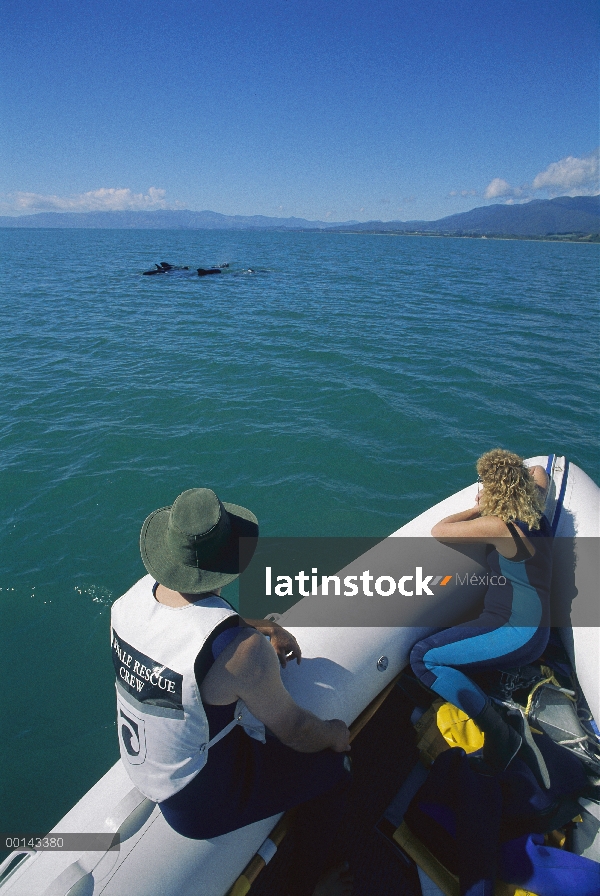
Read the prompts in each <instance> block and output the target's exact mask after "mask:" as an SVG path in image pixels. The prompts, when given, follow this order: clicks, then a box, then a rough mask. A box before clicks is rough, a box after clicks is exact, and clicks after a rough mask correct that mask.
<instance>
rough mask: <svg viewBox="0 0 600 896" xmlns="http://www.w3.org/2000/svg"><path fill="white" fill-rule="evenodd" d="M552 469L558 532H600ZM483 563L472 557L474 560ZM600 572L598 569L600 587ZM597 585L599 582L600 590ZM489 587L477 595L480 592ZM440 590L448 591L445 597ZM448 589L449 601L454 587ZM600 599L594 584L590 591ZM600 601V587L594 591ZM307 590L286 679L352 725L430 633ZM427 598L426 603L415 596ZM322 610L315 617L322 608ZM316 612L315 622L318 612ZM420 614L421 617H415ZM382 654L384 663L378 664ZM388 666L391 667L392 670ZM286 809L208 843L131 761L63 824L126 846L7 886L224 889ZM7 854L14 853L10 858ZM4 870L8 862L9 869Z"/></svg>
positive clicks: (28, 894)
mask: <svg viewBox="0 0 600 896" xmlns="http://www.w3.org/2000/svg"><path fill="white" fill-rule="evenodd" d="M530 462H531V463H538V464H541V465H543V466H545V467H547V468H548V469H549V471H550V473H551V478H552V482H551V488H550V492H549V497H548V502H547V508H548V509H547V512H548V514H549V515H550V517H552V520H553V522H554V526H555V530H556V534H557V535H558V536H561V535H569V536H572V535H577V536H586V537H595V538H597V537H598V535H599V521H600V489H599V488H598V486H596V484H595V483H594V482H593V481H592V480H591V479H590V478H589V477H588V476H587V475H586V474H585V473H584V472H583V471H582V470H580V469H579V468H578V467H576V466H575V465H573V464H568V462H567V461H566V460H565V459H564V458H557V457H555V456H554V455H551V456H550V457H546V456H544V457H536V458H532V459H531V460H530ZM476 492H477V485H476V484H473V485H470V486H468V487H467V488H465V489H463V490H462V491H459V492H457V493H456V494H454V495H452V496H451V497H449V498H447V499H446V500H444V501H442V502H441V503H439V504H437V505H435V506H434V507H431V508H430V509H429V510H427V511H426V512H425V513H423V514H421V515H420V516H418V517H416V518H415V519H414V520H412V521H411V522H409V523H407V524H406V525H405V526H403V527H402V528H400V529H398V530H397V531H396V532H394V533H392V535H391V536H390V538H403V537H414V536H419V537H421V536H429V534H430V530H431V527H432V525H433V524H434V523H435V522H437V520H439V519H441V518H442V517H443V516H446V515H449V514H451V513H455V512H457V511H458V510H462V509H464V508H465V507H468V506H471V505H472V504H473V503H474V498H475V494H476ZM479 568H480V563H478V562H477V561H475V560H474V561H473V569H474V570H475V569H479ZM580 574H581V571H580V570H579V569H578V567H577V564H574V568H573V563H571V568H569V569H565V570H561V571H559V573H558V575H559V577H560V578H561V582H562V586H564V588H565V589H567V591H568V593H569V595H570V598H571V599H572V600H574V601H576V600H578V599H580V598H581V599H582V598H584V597H585V594H584V593H583V592H585V589H586V588H589V582H588V581H587V580H586V582H585V583H584V586H583V587H582V588H580V587H579V586H580V585H581V581H580ZM597 582H598V578H596V579H595V583H596V585H595V587H597ZM596 594H597V592H596ZM480 597H481V593H480V592H477V590H476V589H475V591H473V592H472V593H471V592H469V594H468V598H467V600H468V601H471V600H472V601H473V602H475V601H476V600H477V599H479V598H480ZM440 599H441V598H440ZM443 599H444V600H447V592H444V595H443ZM588 599H589V594H588ZM594 599H595V600H597V597H595V598H594ZM305 601H310V598H305V599H303V600H302V601H300V602H299V603H298V604H296V605H295V606H294V607H292V608H291V609H290V610H289V611H288V612H287V613H286V614H284V616H283V618H282V622H283V624H284V625H285V626H286V627H287V628H289V629H290V630H291V631H292V632H293V633H294V634H295V635H296V637H297V638H298V641H299V642H300V644H301V646H302V651H303V662H302V664H301V665H300V666H297V665H295V664H292V665H288V667H287V668H286V669H285V670H283V672H282V676H283V680H284V683H285V685H286V687H287V689H288V690H289V691H290V693H291V694H292V695H293V697H294V698H295V699H296V700H297V701H298V703H300V704H301V705H303V706H305V707H307V708H309V709H311V710H312V711H313V712H315V713H317V714H318V715H320V716H321V717H323V718H332V717H338V718H342V719H344V720H345V721H346V722H347V723H348V724H349V723H351V722H352V721H353V720H354V719H355V718H356V717H357V716H358V715H359V713H360V712H361V711H362V710H363V709H364V708H365V707H366V706H367V705H368V704H369V703H370V702H371V700H373V699H374V698H375V697H376V696H377V694H379V693H380V692H381V691H382V690H383V688H384V687H385V686H386V685H387V684H388V683H390V682H391V681H392V679H393V678H394V677H395V676H396V675H397V674H398V673H399V672H400V671H401V670H402V669H403V668H404V667H405V666H406V665H407V663H408V657H409V653H410V649H411V647H412V646H413V644H414V643H415V642H416V641H417V640H418V639H419V638H421V637H423V636H425V635H426V634H428V633H429V632H430V631H431V628H430V627H427V626H425V625H423V624H422V620H421V619H420V618H419V616H418V612H417V610H415V620H414V624H409V625H407V624H406V621H407V620H406V615H404V616H403V621H404V625H403V627H401V628H393V627H388V628H380V627H373V628H365V627H360V628H359V627H333V626H323V627H315V626H314V624H313V625H311V626H302V625H301V624H298V623H299V622H300V621H301V620H302V617H303V611H304V609H305ZM417 603H418V602H415V606H416V605H417ZM311 618H312V617H311ZM313 621H314V620H313ZM408 622H411V620H408ZM563 640H564V641H565V644H566V647H567V649H568V650H569V652H570V655H571V659H572V661H573V665H574V667H575V669H576V671H577V674H578V677H579V681H580V684H581V687H582V690H583V692H584V694H585V696H586V698H587V701H588V703H589V705H590V708H591V710H592V712H593V713H594V716H595V718H596V720H598V719H600V693H599V689H600V685H599V682H600V628H598V627H597V626H596V627H591V626H587V627H579V628H573V629H571V628H567V629H565V630H564V632H563ZM382 657H386V658H387V666H385V663H381V662H379V661H380V659H381V658H382ZM384 666H385V668H384ZM279 817H280V816H274V817H272V818H270V819H265V820H263V821H261V822H258V823H256V824H253V825H249V826H247V827H245V828H242V829H240V830H237V831H234V832H232V833H231V834H227V835H225V836H223V837H218V838H215V839H214V840H208V841H196V840H188V839H186V838H184V837H181V836H179V835H178V834H176V833H175V832H174V831H173V830H172V829H171V828H169V826H168V825H167V824H166V823H165V821H164V820H163V817H162V815H161V813H160V811H159V810H158V808H157V807H156V806H155V805H154V804H153V803H151V802H150V801H149V800H147V799H145V798H144V797H143V796H142V795H141V794H140V793H139V791H137V790H136V788H134V787H133V786H132V784H131V782H130V780H129V778H128V776H127V773H126V771H125V769H124V767H123V766H122V764H121V763H120V762H118V763H117V764H116V765H114V766H113V768H111V769H110V771H108V772H107V774H106V775H104V777H103V778H101V779H100V781H98V782H97V784H96V785H95V786H94V787H93V788H92V789H91V790H90V791H88V793H87V794H86V795H85V796H84V797H83V798H82V799H81V800H80V801H79V802H78V803H77V804H76V805H75V806H74V807H73V809H71V811H70V812H69V813H68V814H67V815H66V816H65V817H64V818H63V819H62V820H61V821H60V822H59V823H58V824H57V825H56V827H55V828H54V829H53V831H52V833H53V834H59V833H61V832H63V833H64V832H102V831H111V832H113V831H117V830H118V831H119V832H120V835H121V848H120V851H119V852H114V851H113V852H105V853H104V852H102V853H100V852H98V853H90V852H88V853H72V852H70V853H66V852H54V853H53V852H39V853H36V854H33V855H28V856H27V857H26V858H25V859H23V860H22V861H21V862H20V863H19V864H17V865H16V867H13V868H12V869H11V870H10V871H9V873H8V874H6V871H5V872H4V878H3V879H2V878H0V894H2V896H4V894H10V896H38V894H39V896H99V894H103V896H123V894H125V893H126V894H127V896H197V894H198V893H199V892H201V893H202V894H203V896H223V894H225V893H226V892H227V890H228V889H229V887H230V886H231V885H232V884H233V883H234V881H235V880H236V879H237V878H238V876H239V874H240V873H241V872H242V870H243V869H244V867H245V866H246V864H247V863H248V861H249V860H250V859H251V858H252V856H253V855H254V854H255V853H256V852H257V851H258V850H259V848H260V847H261V844H263V842H264V841H265V840H266V838H267V837H268V835H269V833H270V831H271V830H272V828H273V826H274V824H275V823H276V821H277V820H278V818H279ZM3 864H6V863H3ZM1 873H3V872H2V871H1V870H0V874H1Z"/></svg>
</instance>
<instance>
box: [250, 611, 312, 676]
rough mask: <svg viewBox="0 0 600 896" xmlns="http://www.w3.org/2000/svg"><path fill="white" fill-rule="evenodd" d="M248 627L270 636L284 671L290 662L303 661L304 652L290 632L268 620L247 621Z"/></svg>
mask: <svg viewBox="0 0 600 896" xmlns="http://www.w3.org/2000/svg"><path fill="white" fill-rule="evenodd" d="M244 622H246V623H247V624H248V625H251V626H252V628H255V629H256V630H257V631H259V632H260V633H261V634H262V635H268V637H269V638H270V640H271V647H272V648H273V650H274V651H275V653H276V654H277V656H278V657H279V662H280V664H281V666H282V668H283V669H285V667H286V665H287V664H288V662H289V661H290V660H296V662H297V663H300V660H301V659H302V651H301V650H300V645H299V644H298V642H297V641H296V639H295V638H294V636H293V635H292V634H290V632H287V631H286V630H285V629H284V628H282V627H281V626H280V625H278V624H277V622H270V621H269V620H268V619H245V620H244Z"/></svg>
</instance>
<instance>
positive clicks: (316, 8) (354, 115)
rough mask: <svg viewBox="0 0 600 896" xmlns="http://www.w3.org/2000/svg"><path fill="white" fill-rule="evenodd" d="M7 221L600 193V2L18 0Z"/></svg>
mask: <svg viewBox="0 0 600 896" xmlns="http://www.w3.org/2000/svg"><path fill="white" fill-rule="evenodd" d="M1 31H2V33H1V35H0V58H1V60H2V61H1V62H0V66H1V83H2V97H1V104H2V108H1V110H0V111H1V115H2V129H1V130H2V133H1V136H0V163H1V164H0V172H1V173H0V213H2V214H25V213H32V212H36V211H45V210H57V211H88V210H94V209H119V208H124V209H136V208H138V209H152V208H176V207H180V208H192V209H197V210H201V209H211V210H213V211H218V212H222V213H224V214H245V215H247V214H264V215H273V216H283V217H288V216H292V215H295V216H298V217H305V218H309V219H320V220H329V221H345V220H350V219H354V220H361V221H364V220H371V219H381V220H397V219H399V220H410V219H434V218H439V217H442V216H443V215H447V214H452V213H454V212H460V211H466V210H468V209H470V208H473V207H475V206H478V205H486V204H489V203H490V202H522V201H527V200H529V199H531V198H548V197H551V196H556V195H567V194H570V195H580V194H591V193H597V192H598V161H597V159H598V156H597V143H598V87H597V84H598V48H599V47H598V44H599V41H598V5H597V3H596V0H594V2H591V0H544V2H539V0H526V2H523V0H518V2H513V0H496V2H494V3H482V2H481V0H452V2H447V0H427V2H425V0H408V2H405V0H296V2H292V0H251V2H250V0H227V2H225V0H204V2H200V0H84V2H81V0H25V2H23V0H4V3H3V15H2V29H1Z"/></svg>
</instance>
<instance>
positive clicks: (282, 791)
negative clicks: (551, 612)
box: [111, 488, 350, 894]
mask: <svg viewBox="0 0 600 896" xmlns="http://www.w3.org/2000/svg"><path fill="white" fill-rule="evenodd" d="M240 538H245V539H248V540H249V541H247V542H246V543H245V544H250V545H252V541H251V540H252V539H253V540H254V545H252V548H251V550H250V551H248V552H245V553H247V555H248V557H247V561H246V563H247V562H249V560H250V557H251V555H252V553H253V550H254V547H255V545H256V540H257V538H258V522H257V519H256V517H255V516H254V514H253V513H252V512H251V511H250V510H247V509H246V508H244V507H239V506H238V505H235V504H228V503H225V502H221V501H220V500H219V498H218V497H217V496H216V495H215V493H214V492H213V491H211V490H210V489H207V488H194V489H189V490H188V491H185V492H183V494H181V495H179V497H178V498H177V499H176V501H175V502H174V503H173V505H172V506H171V507H162V508H160V509H159V510H156V511H154V513H151V514H150V516H149V517H148V518H147V519H146V521H145V522H144V525H143V527H142V532H141V537H140V549H141V554H142V560H143V562H144V565H145V567H146V569H147V570H148V573H149V575H147V576H145V577H144V578H143V579H141V580H140V581H139V582H137V583H136V584H135V585H134V586H133V587H132V588H131V589H130V590H129V591H128V592H127V593H126V594H124V595H123V597H121V598H119V599H118V600H117V601H116V602H115V603H114V605H113V608H112V613H111V626H112V633H111V641H112V655H113V663H114V667H115V673H116V689H117V717H118V726H117V727H118V733H119V745H120V750H121V758H122V760H123V763H124V765H125V768H126V769H127V771H128V773H129V775H130V777H131V779H132V781H133V782H134V784H135V785H136V787H138V789H139V790H140V791H141V792H142V793H144V794H145V795H146V796H147V797H149V798H150V799H152V800H155V801H156V802H157V803H159V805H160V808H161V811H162V813H163V815H164V817H165V819H166V821H167V822H168V823H169V825H171V827H173V828H174V829H175V830H176V831H178V832H179V833H180V834H182V835H183V836H185V837H192V838H195V839H208V838H212V837H217V836H220V835H221V834H225V833H227V832H228V831H232V830H235V829H237V828H240V827H243V826H245V825H247V824H251V823H252V822H255V821H258V820H259V819H262V818H268V817H270V816H272V815H275V814H277V813H279V812H282V811H285V810H287V809H289V808H291V807H293V806H297V805H299V804H304V805H303V806H302V810H301V812H300V813H299V825H298V846H299V849H300V850H301V851H302V852H303V853H304V859H303V861H302V862H301V863H300V862H299V863H298V869H297V871H296V872H295V874H294V880H295V883H296V892H297V893H298V894H301V893H302V894H308V893H311V892H312V889H313V887H314V885H315V883H316V881H317V878H318V877H319V874H320V872H321V871H322V870H323V867H324V863H325V861H326V858H327V851H328V847H329V845H330V843H331V840H332V838H333V834H334V833H335V828H336V827H337V821H339V819H340V818H341V814H342V812H343V808H344V805H345V800H346V795H347V790H348V786H349V778H350V775H349V769H348V759H347V757H346V756H345V755H344V753H345V752H346V751H347V750H349V749H350V747H349V731H348V728H347V726H346V724H345V723H344V722H343V721H341V720H340V719H330V720H326V721H324V720H322V719H319V718H318V717H317V716H315V715H313V714H312V713H311V712H308V711H307V710H305V709H302V708H301V707H300V706H298V704H297V703H295V702H294V700H293V699H292V698H291V696H290V695H289V694H288V692H287V691H286V690H285V688H284V686H283V683H282V681H281V676H280V671H279V667H280V663H281V665H283V666H285V664H286V661H287V660H289V659H294V658H295V659H296V661H297V662H300V658H301V653H300V648H299V647H298V644H297V642H296V640H295V638H294V637H293V636H292V635H290V634H289V633H288V632H286V631H285V630H284V629H283V628H281V626H278V625H277V624H276V623H272V622H267V621H266V620H261V621H258V620H247V621H246V620H242V619H241V618H240V617H239V616H238V614H237V613H236V612H235V610H233V609H232V607H231V606H230V605H229V604H228V603H227V602H226V601H225V600H224V599H223V598H222V597H221V588H222V587H224V586H225V585H227V584H229V583H230V582H232V581H233V580H234V579H236V578H237V577H238V576H239V574H240V572H242V571H243V570H242V569H241V568H240V551H239V545H240ZM264 635H267V636H268V637H269V638H270V643H269V640H267V638H265V637H264ZM266 729H268V730H266ZM303 847H304V848H303ZM307 848H308V856H307V853H306V849H307Z"/></svg>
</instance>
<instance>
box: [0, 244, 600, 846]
mask: <svg viewBox="0 0 600 896" xmlns="http://www.w3.org/2000/svg"><path fill="white" fill-rule="evenodd" d="M2 251H3V261H2V266H1V268H0V278H1V281H2V299H1V306H0V322H1V337H0V370H1V395H0V401H1V404H2V412H1V415H0V421H1V422H0V427H1V428H0V432H1V441H0V518H1V519H2V530H1V535H0V610H1V627H0V637H1V656H2V670H3V671H2V687H1V699H2V709H1V723H0V724H1V730H2V737H1V751H2V752H1V757H0V769H1V790H0V805H1V809H0V813H1V814H0V830H2V831H6V832H36V833H43V832H45V831H47V830H49V829H50V827H51V826H52V825H53V824H54V823H55V822H56V821H57V820H58V819H59V818H60V817H61V816H62V815H63V814H64V813H65V812H66V811H67V810H68V809H69V808H70V807H71V805H72V804H73V803H74V802H75V800H76V799H77V798H79V797H80V796H81V795H82V794H83V793H84V792H85V791H86V790H87V789H88V788H89V787H90V786H91V785H92V784H93V783H94V781H95V780H96V779H97V778H98V777H99V776H100V775H101V774H102V773H103V772H104V771H106V770H107V769H108V767H109V766H110V765H111V764H112V763H113V762H114V761H115V760H116V758H117V755H118V751H117V742H116V734H115V730H114V724H113V713H114V707H113V700H114V692H113V677H112V669H111V660H110V652H109V637H108V623H109V610H110V604H111V602H112V601H113V600H114V599H115V598H116V597H118V596H119V595H120V594H121V593H122V592H123V591H125V590H126V589H127V588H128V587H129V586H130V585H131V584H132V583H133V582H134V581H135V580H136V579H137V578H139V577H140V575H142V574H143V573H144V569H143V567H142V564H141V560H140V557H139V553H138V547H137V544H138V533H139V529H140V526H141V523H142V521H143V520H144V518H145V517H146V515H147V514H148V513H150V511H152V510H154V509H155V508H157V507H160V506H162V505H166V504H170V503H172V501H173V499H174V498H175V497H176V496H177V494H179V493H180V492H181V491H183V490H184V489H186V488H190V487H193V486H204V485H206V486H211V487H213V488H214V489H215V491H216V492H217V493H218V494H219V496H220V497H222V498H223V499H224V500H226V501H232V502H234V503H240V504H244V505H246V506H248V507H250V508H252V509H253V510H254V511H255V513H256V514H257V516H258V518H259V520H260V524H261V531H262V532H263V534H265V535H313V536H314V535H316V536H321V535H344V536H381V537H383V536H385V535H387V534H388V533H389V532H391V531H392V530H393V529H395V528H397V527H398V526H400V525H401V524H402V523H404V522H406V521H407V520H409V519H410V518H412V517H413V516H415V515H416V514H417V513H419V512H421V511H422V510H424V509H426V508H427V507H428V506H430V505H431V504H433V503H434V502H436V501H438V500H441V499H442V498H443V497H445V496H446V495H448V494H450V493H452V492H454V491H456V490H457V489H458V488H461V487H463V486H464V485H466V484H468V483H469V482H472V481H473V480H474V477H475V473H474V463H475V460H476V458H477V457H478V455H479V454H480V453H481V452H483V451H485V450H487V449H489V448H492V447H495V446H498V445H500V446H503V447H507V448H511V449H512V450H515V451H517V452H519V453H521V454H523V455H525V456H528V455H533V454H544V453H546V452H551V451H554V452H557V453H560V454H566V455H567V456H568V457H569V458H570V459H571V460H572V461H573V462H574V463H576V464H578V465H579V466H581V467H583V468H584V469H585V470H586V471H587V472H588V473H589V474H590V475H592V476H593V477H594V478H595V479H596V481H598V479H599V472H600V470H599V467H600V463H599V456H598V447H597V439H598V409H599V407H600V401H599V396H598V378H597V366H596V365H597V360H598V348H599V346H598V333H599V328H598V304H597V278H598V251H599V247H598V245H586V244H570V243H549V242H522V241H495V240H484V239H477V240H470V239H441V238H425V237H409V236H404V237H398V236H389V235H385V236H378V235H368V234H360V235H356V234H321V233H283V232H282V233H277V232H275V233H260V232H259V233H251V232H224V231H194V232H191V231H165V232H157V231H114V230H113V231H90V230H4V231H2ZM160 261H168V262H170V263H172V264H180V265H186V264H189V265H192V266H194V267H198V266H203V267H209V266H212V265H213V264H219V263H225V262H228V263H229V264H230V267H229V268H228V269H227V270H225V271H224V273H223V274H221V275H220V276H214V277H206V278H198V277H181V276H171V275H169V276H156V277H143V276H141V272H142V271H143V270H145V269H147V268H149V267H152V266H153V265H154V263H155V262H160ZM248 269H252V270H253V271H254V273H249V272H248ZM233 594H235V591H234V592H233ZM226 596H227V592H226Z"/></svg>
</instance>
